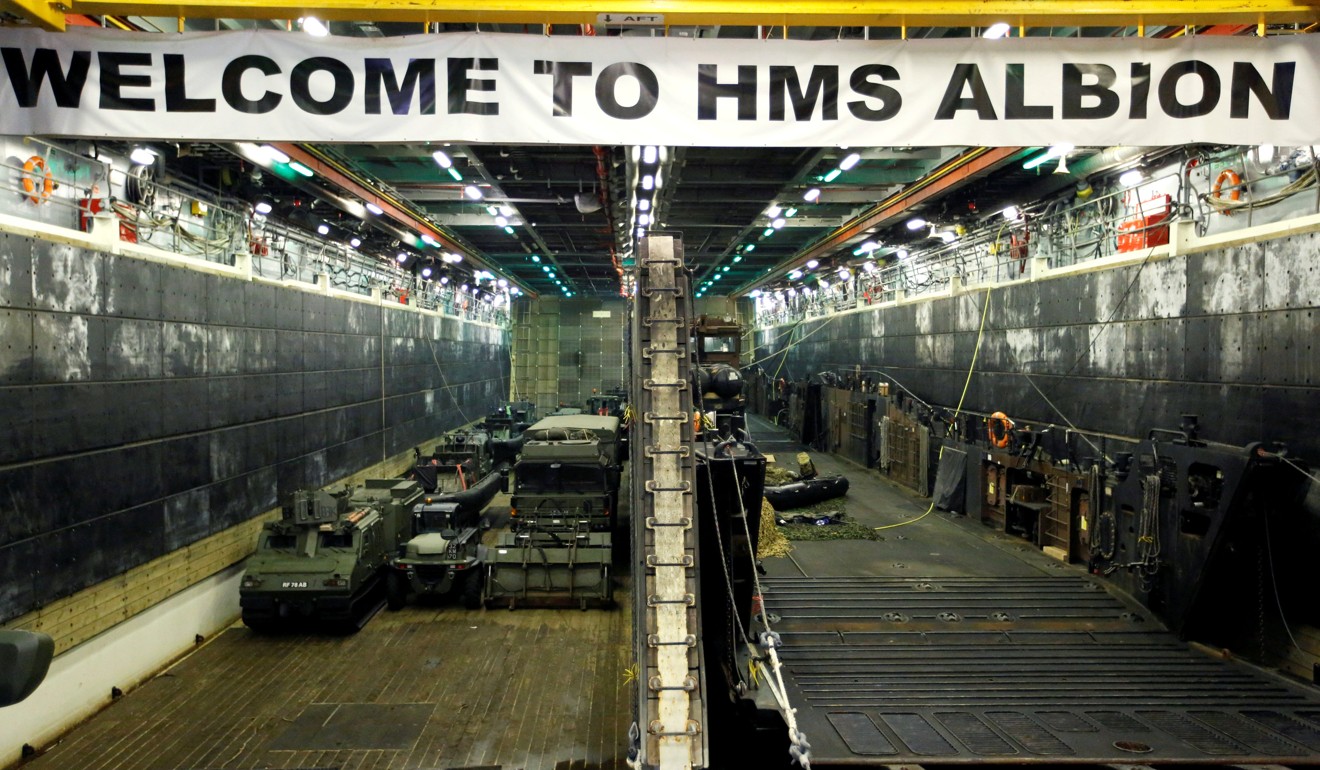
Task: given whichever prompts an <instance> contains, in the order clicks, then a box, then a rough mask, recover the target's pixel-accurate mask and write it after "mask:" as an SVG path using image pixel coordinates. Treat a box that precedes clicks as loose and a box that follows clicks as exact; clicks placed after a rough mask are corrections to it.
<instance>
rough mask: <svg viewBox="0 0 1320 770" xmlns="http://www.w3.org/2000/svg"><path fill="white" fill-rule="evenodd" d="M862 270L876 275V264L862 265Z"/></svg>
mask: <svg viewBox="0 0 1320 770" xmlns="http://www.w3.org/2000/svg"><path fill="white" fill-rule="evenodd" d="M862 270H865V271H866V272H868V273H874V272H875V263H874V262H867V263H866V264H864V265H862Z"/></svg>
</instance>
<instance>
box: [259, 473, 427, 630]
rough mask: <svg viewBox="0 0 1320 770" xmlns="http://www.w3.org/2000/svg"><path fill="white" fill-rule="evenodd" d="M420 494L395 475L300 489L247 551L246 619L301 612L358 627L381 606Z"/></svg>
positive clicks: (277, 621) (279, 620) (264, 623)
mask: <svg viewBox="0 0 1320 770" xmlns="http://www.w3.org/2000/svg"><path fill="white" fill-rule="evenodd" d="M421 497H422V489H421V487H420V486H419V485H418V484H417V482H415V481H400V480H398V479H369V480H367V481H366V482H364V483H363V484H362V485H360V486H356V487H352V488H348V489H344V490H341V491H338V492H333V491H329V490H325V489H322V490H315V491H311V490H304V491H300V492H297V493H295V495H294V498H293V502H292V504H290V505H288V506H286V507H285V508H284V511H283V516H282V518H281V519H280V520H279V521H273V522H269V523H267V524H266V526H265V527H263V528H262V531H261V536H260V539H259V540H258V542H257V551H256V553H254V554H253V555H252V556H251V557H249V558H248V561H247V565H246V568H245V571H244V573H243V579H242V582H241V584H240V588H239V605H240V607H241V608H242V613H243V622H244V623H245V624H247V625H248V626H249V627H250V628H253V629H254V630H270V629H274V628H276V627H278V626H280V625H283V624H288V623H292V622H294V621H299V620H302V621H315V622H320V623H324V624H327V625H330V626H332V627H335V628H338V629H343V630H355V629H357V628H360V627H361V626H362V625H363V624H365V622H366V621H367V620H368V619H370V617H371V614H372V613H374V611H375V610H376V609H378V608H379V606H380V600H381V593H382V590H381V589H382V588H383V579H384V573H383V571H384V569H385V567H386V564H387V562H388V560H389V557H390V555H391V554H393V553H394V552H395V550H396V549H397V548H398V546H399V544H400V543H401V542H402V541H403V540H404V538H405V536H406V534H407V532H408V516H409V514H410V512H411V510H412V507H413V505H414V504H415V503H417V501H418V500H419V499H421Z"/></svg>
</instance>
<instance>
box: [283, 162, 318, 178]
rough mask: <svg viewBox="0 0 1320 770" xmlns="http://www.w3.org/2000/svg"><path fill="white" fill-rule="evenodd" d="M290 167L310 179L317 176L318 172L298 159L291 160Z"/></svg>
mask: <svg viewBox="0 0 1320 770" xmlns="http://www.w3.org/2000/svg"><path fill="white" fill-rule="evenodd" d="M289 168H291V169H293V170H294V171H296V172H298V173H299V174H302V175H303V176H305V177H307V178H308V179H311V178H312V177H314V176H316V174H315V173H314V172H313V171H312V170H311V169H310V168H308V167H306V166H304V165H303V164H301V163H299V162H298V161H296V160H294V161H289Z"/></svg>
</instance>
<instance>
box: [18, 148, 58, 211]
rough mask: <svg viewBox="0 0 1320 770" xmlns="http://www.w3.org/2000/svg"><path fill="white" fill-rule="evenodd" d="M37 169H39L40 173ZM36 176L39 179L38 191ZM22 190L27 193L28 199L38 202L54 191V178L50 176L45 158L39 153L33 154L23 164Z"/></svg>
mask: <svg viewBox="0 0 1320 770" xmlns="http://www.w3.org/2000/svg"><path fill="white" fill-rule="evenodd" d="M37 169H41V173H40V174H38V173H37ZM38 178H40V179H41V188H40V191H38V189H37V179H38ZM23 192H25V193H27V196H28V200H30V201H32V202H33V203H38V204H39V203H41V202H42V201H43V200H45V199H47V198H49V197H50V194H51V193H53V192H55V178H54V177H52V176H51V174H50V169H48V168H46V161H45V159H43V158H42V157H41V156H40V155H33V156H32V157H30V158H28V159H27V162H26V163H24V164H23Z"/></svg>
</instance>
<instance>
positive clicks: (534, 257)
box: [532, 254, 541, 262]
mask: <svg viewBox="0 0 1320 770" xmlns="http://www.w3.org/2000/svg"><path fill="white" fill-rule="evenodd" d="M532 261H533V262H540V261H541V258H540V257H539V256H537V255H536V254H533V255H532Z"/></svg>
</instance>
